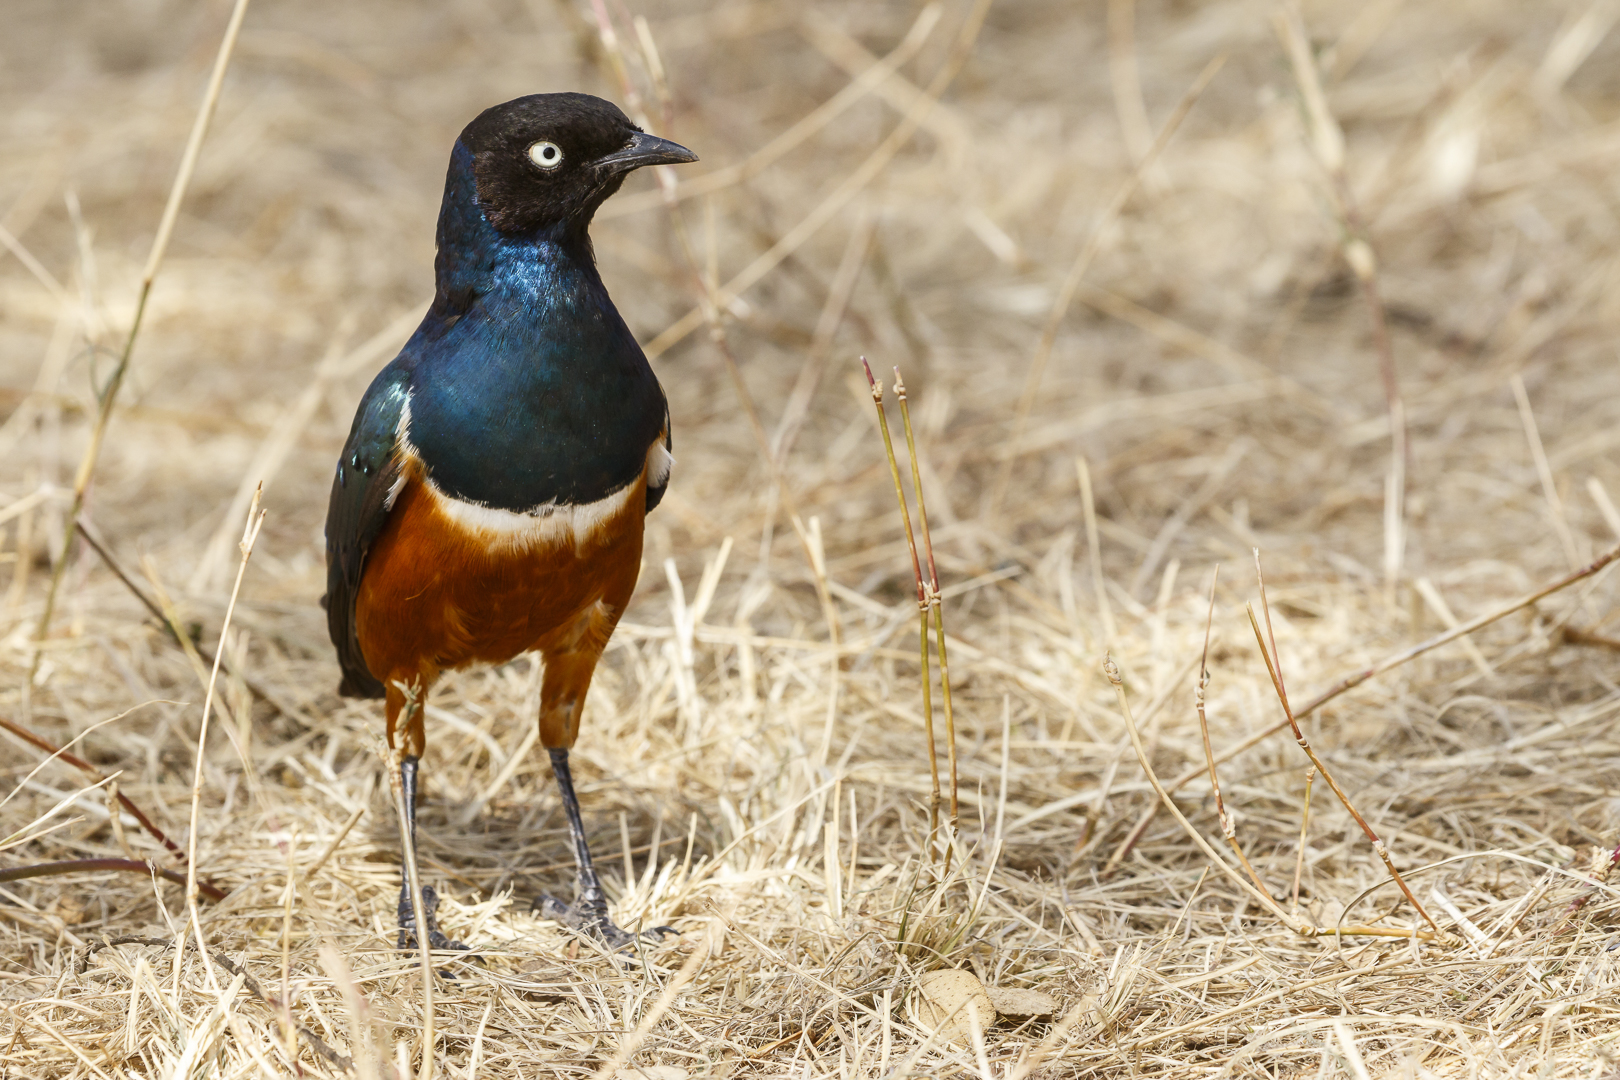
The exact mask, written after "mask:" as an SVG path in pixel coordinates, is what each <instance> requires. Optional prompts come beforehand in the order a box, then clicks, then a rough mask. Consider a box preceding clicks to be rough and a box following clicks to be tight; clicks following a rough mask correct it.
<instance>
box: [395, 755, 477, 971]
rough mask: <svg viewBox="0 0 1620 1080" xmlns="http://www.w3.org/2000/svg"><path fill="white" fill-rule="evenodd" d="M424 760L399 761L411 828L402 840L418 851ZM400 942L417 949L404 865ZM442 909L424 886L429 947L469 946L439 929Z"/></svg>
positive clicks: (436, 896) (411, 757)
mask: <svg viewBox="0 0 1620 1080" xmlns="http://www.w3.org/2000/svg"><path fill="white" fill-rule="evenodd" d="M420 764H421V759H420V758H418V757H416V756H415V755H414V754H406V755H405V756H404V758H403V759H401V761H400V763H399V779H400V783H401V785H402V786H403V787H404V789H405V791H404V794H405V821H406V827H407V828H408V829H409V830H410V833H409V835H408V836H402V837H400V843H402V844H409V845H411V850H412V851H414V850H416V770H417V767H418V765H420ZM399 878H400V881H399V942H398V947H399V948H400V949H415V948H416V947H417V946H416V910H415V908H414V907H413V906H412V904H411V878H410V874H409V872H408V871H407V870H406V869H405V867H404V866H403V865H401V867H400V871H399ZM438 908H439V894H438V893H436V892H434V891H433V886H431V885H423V886H422V921H423V922H425V923H427V938H428V947H429V948H430V949H465V948H467V946H465V945H463V944H462V943H461V942H459V941H451V940H450V939H449V938H448V937H446V936H445V935H444V932H443V931H441V930H440V929H439V920H438V919H436V918H434V917H433V913H434V912H435V911H437V910H438Z"/></svg>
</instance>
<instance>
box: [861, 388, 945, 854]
mask: <svg viewBox="0 0 1620 1080" xmlns="http://www.w3.org/2000/svg"><path fill="white" fill-rule="evenodd" d="M861 363H862V364H865V363H866V358H865V357H862V358H861ZM867 378H871V371H870V369H868V371H867ZM874 385H875V384H874ZM894 396H895V397H896V398H898V399H899V400H900V422H901V424H902V425H903V426H904V427H905V430H906V456H907V457H908V458H910V460H911V490H912V493H913V494H915V495H916V496H917V527H918V529H919V531H921V532H922V540H923V555H924V557H925V558H926V560H927V562H928V582H927V588H926V590H922V589H919V591H920V592H922V594H923V596H924V597H925V598H926V600H927V603H928V607H929V608H930V609H931V610H932V611H933V616H934V648H935V650H937V651H938V653H939V693H940V698H941V702H942V704H943V705H944V706H945V753H946V757H947V759H948V760H949V762H950V768H951V836H952V837H953V838H954V837H955V835H956V825H957V820H958V817H959V815H960V806H959V805H958V802H957V773H956V712H955V710H954V709H953V708H952V706H951V665H950V661H949V659H947V653H946V649H945V614H944V598H943V597H942V596H941V595H940V591H939V567H938V566H937V565H936V564H935V562H934V540H933V536H932V535H931V534H930V533H929V531H928V504H927V501H926V500H925V499H924V498H923V486H922V467H921V465H920V464H919V463H918V458H917V437H916V434H915V433H914V432H913V431H912V427H911V406H910V404H909V403H908V402H907V400H906V384H905V383H904V382H902V381H901V379H900V369H899V368H895V369H894ZM881 408H882V403H881V402H879V409H880V410H881ZM888 438H889V428H888V424H887V423H885V424H884V425H883V439H884V443H885V445H887V443H888ZM889 456H890V461H891V462H892V461H893V458H894V450H893V448H892V447H891V448H890V449H889ZM897 480H898V478H897ZM903 502H904V500H902V503H903ZM907 531H908V532H909V531H910V530H909V522H908V530H907ZM908 539H909V537H908ZM916 557H917V549H916V545H915V544H913V545H912V560H913V563H915V561H916ZM922 584H923V582H922V575H921V573H920V572H919V574H918V585H919V586H921V585H922ZM924 636H925V637H926V636H927V631H926V630H925V631H924ZM927 677H928V666H927V665H926V664H924V665H923V679H924V682H923V685H924V686H925V687H926V686H927ZM949 857H950V853H949V850H947V852H946V858H947V859H949ZM947 865H948V864H947Z"/></svg>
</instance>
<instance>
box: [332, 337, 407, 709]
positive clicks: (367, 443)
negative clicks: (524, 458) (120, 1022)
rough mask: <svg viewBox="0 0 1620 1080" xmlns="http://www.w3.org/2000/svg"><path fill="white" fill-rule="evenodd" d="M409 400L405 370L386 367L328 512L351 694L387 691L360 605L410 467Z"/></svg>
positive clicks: (335, 640)
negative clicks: (363, 632)
mask: <svg viewBox="0 0 1620 1080" xmlns="http://www.w3.org/2000/svg"><path fill="white" fill-rule="evenodd" d="M408 401H409V390H408V387H407V379H406V373H405V372H403V371H397V372H396V371H395V370H393V369H385V370H384V371H383V373H382V375H381V376H380V377H379V378H378V379H377V381H376V382H374V383H372V385H371V388H370V389H369V390H367V391H366V396H365V398H364V399H362V401H361V402H360V408H359V410H358V411H357V412H356V413H355V417H354V427H353V428H352V429H350V431H349V441H348V442H347V443H346V444H345V445H344V447H343V456H342V457H341V458H339V459H338V467H337V475H336V476H335V477H334V478H333V480H332V499H331V502H330V503H329V504H328V507H327V512H326V626H327V630H328V632H329V633H330V634H331V635H332V644H333V645H334V646H336V647H337V654H338V663H339V664H341V665H342V667H343V682H342V684H341V685H340V686H339V687H338V693H340V694H343V695H345V696H346V697H366V698H380V697H382V696H383V692H384V691H383V684H382V682H381V681H380V680H379V679H378V678H377V676H376V675H374V674H372V672H371V670H370V669H369V668H367V667H366V660H365V657H364V656H363V655H362V654H361V652H360V639H359V636H358V634H357V632H356V629H355V618H354V605H355V599H356V597H357V596H358V595H359V592H360V575H361V573H362V572H363V571H364V569H365V564H366V553H367V551H369V550H370V548H371V545H372V543H373V541H375V540H376V539H377V536H378V534H379V533H381V532H382V529H383V525H384V524H386V523H387V521H388V513H389V511H390V510H391V509H393V503H394V497H395V496H396V495H397V494H398V492H397V490H396V485H397V483H398V481H399V479H400V475H401V470H402V469H403V467H404V456H403V453H402V451H401V449H400V417H401V416H402V415H403V414H404V411H405V407H406V404H407V402H408Z"/></svg>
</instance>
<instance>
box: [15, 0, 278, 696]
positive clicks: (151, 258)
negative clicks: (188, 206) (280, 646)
mask: <svg viewBox="0 0 1620 1080" xmlns="http://www.w3.org/2000/svg"><path fill="white" fill-rule="evenodd" d="M247 6H248V0H236V6H235V7H233V8H232V9H231V18H230V22H229V23H227V24H226V26H225V37H224V39H223V40H222V41H221V42H220V43H219V52H218V54H217V55H216V56H215V57H214V68H213V71H212V72H211V73H210V75H209V77H208V89H207V91H206V92H205V93H204V94H203V101H202V106H201V107H200V108H199V109H198V110H197V118H196V120H194V121H193V122H192V125H191V135H190V136H189V137H188V138H187V140H186V149H185V153H184V154H182V155H181V158H180V171H179V172H178V173H177V174H176V175H175V178H174V183H173V184H172V185H170V187H169V200H168V202H167V203H166V204H165V205H164V207H163V217H162V219H161V220H160V221H159V222H158V231H157V235H156V236H155V237H153V238H152V250H151V252H150V253H149V254H148V255H147V257H146V268H145V269H144V270H143V271H142V272H141V291H140V294H139V296H137V298H136V300H135V316H134V318H133V319H132V320H131V321H130V324H129V336H128V337H126V338H125V339H124V348H123V351H122V352H120V353H119V356H118V364H117V366H115V367H114V368H113V371H112V375H110V376H109V377H108V379H107V383H106V385H105V386H104V387H103V388H102V389H101V391H100V399H101V400H100V408H99V409H97V411H96V420H95V424H94V425H92V427H91V428H90V442H89V443H88V444H87V445H86V446H85V448H84V456H83V458H81V459H80V461H79V471H78V473H77V475H75V477H74V479H73V502H72V504H71V505H70V506H69V507H68V515H67V523H66V528H64V529H63V530H62V553H61V555H60V556H59V557H58V558H57V560H56V566H55V567H54V568H53V569H52V571H51V584H50V588H49V590H48V591H47V592H46V594H45V610H44V611H43V612H42V613H41V614H40V617H39V627H38V629H36V630H35V632H34V642H35V648H34V656H33V660H32V661H31V662H30V664H29V667H28V682H27V685H28V686H32V685H33V684H34V677H35V676H36V675H37V674H39V661H40V657H41V656H42V653H41V650H40V649H39V645H40V643H42V642H44V640H45V638H46V637H47V636H48V635H49V634H50V629H51V617H52V615H53V614H54V613H55V611H56V598H57V594H58V593H59V592H60V591H61V589H62V578H63V575H64V574H65V573H66V571H67V564H68V552H70V551H71V550H72V549H73V538H74V534H75V529H74V526H75V525H76V524H77V523H78V520H79V515H80V514H81V513H83V512H84V500H85V496H86V494H87V493H88V492H89V490H90V479H91V477H92V476H94V475H95V471H96V462H97V460H98V459H99V458H100V457H101V445H102V442H103V441H104V440H105V439H106V435H107V423H108V421H109V420H111V419H112V411H113V405H114V404H115V403H116V402H117V400H118V390H119V388H120V387H122V386H123V385H124V376H125V375H127V374H128V373H129V361H130V357H131V356H132V355H133V354H134V352H135V339H136V337H137V336H138V335H139V334H140V332H141V320H142V319H143V318H144V317H145V315H146V302H147V300H148V299H149V298H150V297H151V295H152V283H153V282H154V281H156V280H157V274H158V268H159V267H161V266H162V265H163V256H164V255H165V254H166V253H167V252H168V249H169V239H170V237H172V236H173V235H174V223H175V221H176V219H177V218H178V217H179V216H180V204H181V202H182V201H183V200H184V199H185V197H186V189H187V188H189V187H190V186H191V176H192V173H193V172H195V171H196V168H197V158H198V155H200V154H201V153H202V144H203V137H204V136H206V135H207V134H208V124H209V121H210V120H212V119H213V116H214V107H215V106H216V105H217V104H219V91H220V86H221V85H222V84H223V83H224V81H225V70H226V68H228V67H229V66H230V63H231V53H232V52H233V51H234V50H235V48H236V37H237V34H238V33H239V32H240V31H241V29H242V17H243V16H244V15H246V14H247Z"/></svg>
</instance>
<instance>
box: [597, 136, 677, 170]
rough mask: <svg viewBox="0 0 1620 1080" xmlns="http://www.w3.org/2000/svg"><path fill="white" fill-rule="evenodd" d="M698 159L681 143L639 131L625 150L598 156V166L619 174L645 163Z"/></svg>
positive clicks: (671, 163)
mask: <svg viewBox="0 0 1620 1080" xmlns="http://www.w3.org/2000/svg"><path fill="white" fill-rule="evenodd" d="M697 159H698V156H697V155H696V154H694V153H692V151H690V150H688V149H687V148H686V147H684V146H682V145H681V144H680V143H674V142H670V141H669V140H668V139H660V138H659V137H658V136H656V135H648V134H647V133H646V132H644V131H638V132H636V134H635V136H634V137H633V138H631V140H630V145H629V146H626V147H625V148H624V149H623V150H616V151H614V152H613V153H611V154H609V155H607V156H606V157H602V158H597V159H596V167H597V168H598V169H600V170H601V171H603V172H605V173H608V174H610V175H613V176H618V175H620V174H622V173H627V172H629V171H631V170H632V169H639V168H641V167H642V166H643V165H684V164H686V163H687V162H689V161H696V160H697Z"/></svg>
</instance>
